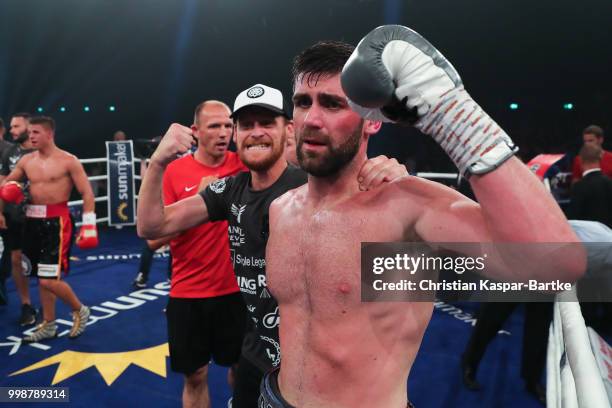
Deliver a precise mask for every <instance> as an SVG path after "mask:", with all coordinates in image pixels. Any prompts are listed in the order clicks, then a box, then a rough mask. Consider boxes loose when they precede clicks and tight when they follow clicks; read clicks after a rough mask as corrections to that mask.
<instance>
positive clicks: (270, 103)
mask: <svg viewBox="0 0 612 408" xmlns="http://www.w3.org/2000/svg"><path fill="white" fill-rule="evenodd" d="M247 106H261V107H262V108H266V109H270V110H271V111H273V112H276V113H279V114H281V115H283V116H285V117H289V115H287V112H286V111H285V103H284V101H283V94H282V93H281V91H279V90H278V89H275V88H271V87H269V86H266V85H262V84H256V85H253V86H251V87H249V88H247V89H245V90H244V91H242V92H240V94H239V95H238V96H237V97H236V101H234V111H233V112H232V114H231V115H230V117H231V118H235V117H236V114H237V113H238V111H239V110H240V109H242V108H246V107H247Z"/></svg>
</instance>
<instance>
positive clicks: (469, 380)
mask: <svg viewBox="0 0 612 408" xmlns="http://www.w3.org/2000/svg"><path fill="white" fill-rule="evenodd" d="M461 374H462V376H463V377H462V378H463V385H465V387H466V388H467V389H468V390H470V391H478V390H480V389H481V388H482V386H481V385H480V383H478V381H476V370H475V369H474V368H473V367H472V366H470V365H469V364H461Z"/></svg>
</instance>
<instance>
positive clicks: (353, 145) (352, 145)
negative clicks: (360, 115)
mask: <svg viewBox="0 0 612 408" xmlns="http://www.w3.org/2000/svg"><path fill="white" fill-rule="evenodd" d="M362 128H363V122H362V123H361V125H360V126H358V128H357V129H355V131H354V132H353V133H351V134H350V135H349V136H348V138H347V139H346V141H345V142H344V143H342V144H341V145H339V146H333V145H332V144H331V141H330V138H329V136H328V135H323V137H324V140H321V139H323V138H322V137H321V135H317V133H318V132H316V131H309V130H304V131H303V132H302V134H301V135H300V137H299V138H298V144H297V158H298V162H299V163H300V167H301V168H302V169H303V170H304V171H306V172H307V173H308V174H310V175H313V176H315V177H328V176H332V175H334V174H336V173H338V172H339V171H340V170H342V169H343V168H344V167H345V166H346V165H347V164H348V163H349V162H350V161H351V160H353V158H354V157H355V155H356V154H357V152H358V151H359V147H361V130H362ZM314 135H317V136H318V137H317V140H318V141H320V142H322V143H325V144H326V145H327V151H325V152H324V153H315V152H304V151H303V146H304V137H305V136H314Z"/></svg>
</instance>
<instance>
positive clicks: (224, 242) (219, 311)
mask: <svg viewBox="0 0 612 408" xmlns="http://www.w3.org/2000/svg"><path fill="white" fill-rule="evenodd" d="M230 113H231V111H230V109H229V108H228V107H227V105H225V104H224V103H222V102H219V101H206V102H203V103H201V104H200V105H198V106H197V107H196V110H195V117H194V124H193V125H192V130H193V132H194V135H195V137H196V138H197V140H198V148H197V150H196V151H195V152H194V153H193V154H188V155H186V156H183V157H182V158H180V159H177V160H175V161H173V162H172V163H170V165H168V167H167V169H166V171H165V173H164V177H163V201H164V204H165V205H170V204H172V203H174V202H177V201H179V200H182V199H184V198H186V197H189V196H192V195H195V194H197V193H198V192H199V191H200V189H201V188H204V187H205V186H206V185H207V184H208V183H210V182H211V181H212V180H214V179H216V178H222V177H226V176H231V175H234V174H236V173H239V172H241V171H245V170H246V167H245V166H244V165H243V164H242V162H241V161H240V159H239V158H238V156H237V154H236V153H234V152H230V151H228V150H227V148H228V145H229V143H230V139H231V136H232V128H233V123H232V120H231V119H230ZM170 251H171V253H172V278H171V289H170V299H169V301H168V307H167V311H166V315H167V318H168V341H169V345H170V365H171V367H172V370H173V371H176V372H180V373H183V374H184V376H185V385H184V388H183V406H201V407H209V406H210V397H209V395H208V385H207V380H208V376H207V373H208V362H209V361H210V359H211V357H212V359H213V360H214V361H215V362H216V363H217V364H219V365H223V366H232V365H235V364H236V363H237V362H238V360H239V357H240V349H241V346H242V339H243V335H244V330H245V327H246V306H245V304H244V301H243V300H242V295H241V294H240V292H239V289H238V285H237V282H236V277H235V276H234V270H233V267H232V262H231V257H230V250H229V243H228V236H227V222H225V221H223V222H210V223H206V224H202V225H199V226H197V227H194V228H191V229H189V230H187V231H185V232H183V233H181V234H179V235H177V236H176V237H174V238H173V239H172V240H171V241H170Z"/></svg>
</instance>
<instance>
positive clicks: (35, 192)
mask: <svg viewBox="0 0 612 408" xmlns="http://www.w3.org/2000/svg"><path fill="white" fill-rule="evenodd" d="M71 190H72V183H71V180H70V179H69V178H68V177H65V178H63V179H60V180H55V181H52V182H51V181H39V182H32V181H31V182H30V195H31V196H32V203H33V204H58V203H63V202H66V201H68V198H69V197H70V192H71Z"/></svg>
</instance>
